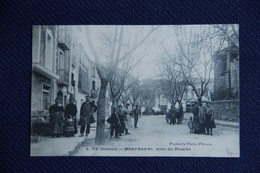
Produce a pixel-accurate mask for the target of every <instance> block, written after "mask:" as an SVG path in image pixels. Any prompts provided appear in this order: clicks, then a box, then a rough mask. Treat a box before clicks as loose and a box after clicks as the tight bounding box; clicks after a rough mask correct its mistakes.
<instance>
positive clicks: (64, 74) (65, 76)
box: [57, 69, 69, 86]
mask: <svg viewBox="0 0 260 173" xmlns="http://www.w3.org/2000/svg"><path fill="white" fill-rule="evenodd" d="M58 75H59V76H60V78H59V79H58V81H57V83H58V84H59V85H63V86H64V85H65V86H68V85H69V72H68V71H66V70H64V69H58Z"/></svg>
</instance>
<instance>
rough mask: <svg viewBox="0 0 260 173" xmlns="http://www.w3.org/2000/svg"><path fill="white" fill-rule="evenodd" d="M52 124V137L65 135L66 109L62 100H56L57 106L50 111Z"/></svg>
mask: <svg viewBox="0 0 260 173" xmlns="http://www.w3.org/2000/svg"><path fill="white" fill-rule="evenodd" d="M49 113H50V122H51V124H52V136H53V137H55V136H57V137H60V135H62V134H63V113H64V109H63V106H62V105H61V101H60V99H58V98H56V99H55V104H54V105H51V107H50V109H49Z"/></svg>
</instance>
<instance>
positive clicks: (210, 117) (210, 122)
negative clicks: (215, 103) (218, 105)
mask: <svg viewBox="0 0 260 173" xmlns="http://www.w3.org/2000/svg"><path fill="white" fill-rule="evenodd" d="M206 110H207V112H206V129H207V135H212V128H216V124H215V121H214V114H213V110H212V109H211V107H210V103H209V102H208V103H207V104H206Z"/></svg>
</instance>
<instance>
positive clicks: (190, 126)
mask: <svg viewBox="0 0 260 173" xmlns="http://www.w3.org/2000/svg"><path fill="white" fill-rule="evenodd" d="M188 127H189V129H190V133H193V132H194V127H193V123H192V117H190V121H189V122H188Z"/></svg>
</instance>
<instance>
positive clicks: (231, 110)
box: [211, 100, 239, 122]
mask: <svg viewBox="0 0 260 173" xmlns="http://www.w3.org/2000/svg"><path fill="white" fill-rule="evenodd" d="M211 107H212V109H213V111H214V116H215V119H219V120H229V121H237V122H238V121H239V101H238V100H222V101H213V102H211Z"/></svg>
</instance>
